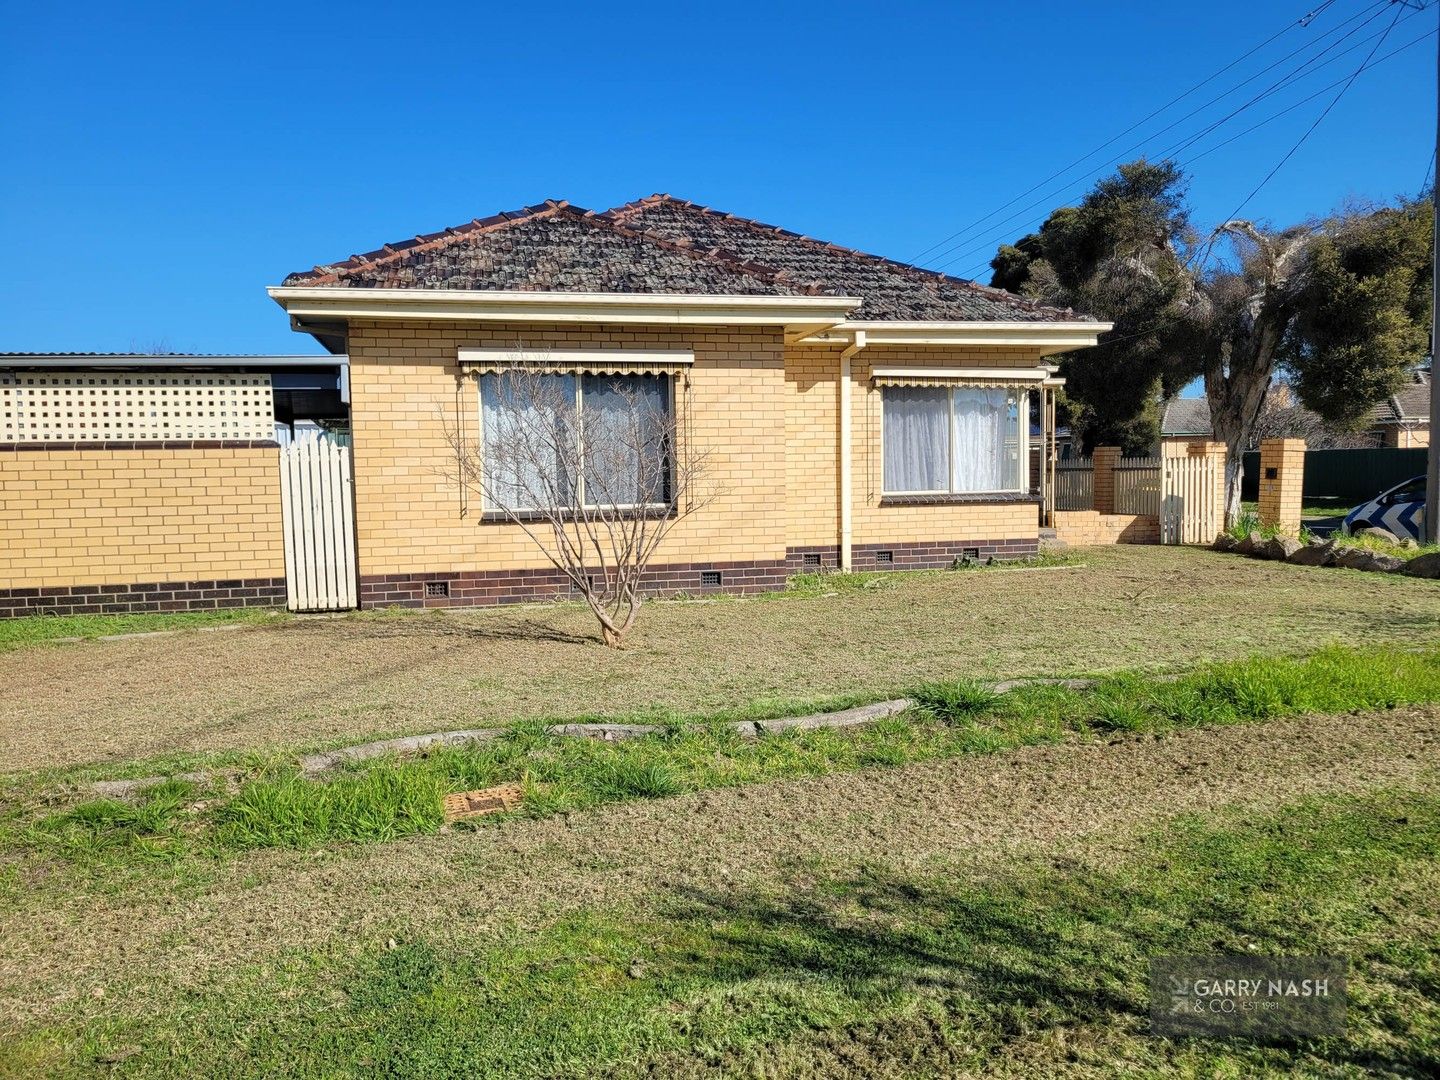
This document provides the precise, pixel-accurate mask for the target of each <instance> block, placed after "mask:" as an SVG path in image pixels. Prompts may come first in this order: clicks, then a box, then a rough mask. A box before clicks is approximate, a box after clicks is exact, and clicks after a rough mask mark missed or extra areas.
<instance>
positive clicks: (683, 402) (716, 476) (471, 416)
mask: <svg viewBox="0 0 1440 1080" xmlns="http://www.w3.org/2000/svg"><path fill="white" fill-rule="evenodd" d="M462 347H489V348H514V349H517V350H529V351H542V350H545V349H567V348H568V349H575V348H597V349H599V348H606V347H609V348H616V349H690V350H692V351H693V352H694V354H695V363H694V366H693V368H692V370H691V372H690V374H689V378H688V383H689V385H688V387H687V386H683V385H682V386H680V387H678V388H677V395H676V397H677V413H678V415H677V421H678V423H679V425H680V428H681V436H680V437H681V440H682V443H683V442H685V441H686V440H688V441H689V442H690V444H691V446H692V447H694V448H695V449H696V451H697V452H703V453H705V454H707V455H708V461H707V476H706V483H705V490H706V491H708V493H709V494H710V496H711V499H710V502H709V504H708V505H706V506H704V507H702V508H700V509H699V510H697V511H696V512H694V513H693V514H691V515H688V516H686V517H685V518H683V519H682V520H681V521H679V522H678V523H677V524H676V526H675V528H674V531H673V532H672V533H671V535H670V536H669V537H668V538H667V539H666V544H665V547H664V548H662V549H661V551H660V552H659V554H658V556H657V558H656V562H657V563H688V562H722V561H739V560H745V561H749V560H761V561H764V560H779V559H783V558H784V556H785V542H786V537H785V532H786V530H785V523H786V517H785V500H786V414H785V409H786V402H787V398H786V394H785V363H784V353H783V336H782V334H781V331H780V329H779V328H778V327H776V328H773V329H771V328H745V329H741V328H719V329H695V328H684V329H675V330H668V329H660V328H649V327H583V328H582V327H569V326H532V325H524V326H520V325H504V324H495V325H487V326H474V327H467V326H465V325H463V324H456V323H449V322H443V321H434V322H426V321H404V322H399V321H397V322H389V321H383V322H382V321H361V320H357V321H355V322H353V323H352V324H351V327H350V337H349V347H348V351H349V354H350V394H351V422H352V430H353V432H354V444H355V507H356V529H357V536H358V545H359V550H360V573H361V576H362V577H370V576H374V575H380V574H404V573H420V572H425V571H435V570H445V571H457V572H472V571H488V570H517V569H525V568H528V567H535V566H541V565H544V557H543V555H541V553H540V552H539V550H538V549H537V548H536V547H535V545H534V543H533V541H531V540H530V539H529V538H528V537H527V536H526V535H525V533H524V532H523V530H522V529H521V528H520V527H519V526H516V525H513V524H508V523H503V522H501V523H497V522H483V521H482V520H481V518H480V513H481V506H480V499H479V497H478V495H477V494H475V493H473V492H472V493H471V494H470V495H469V497H468V512H467V513H463V514H462V500H461V493H460V491H459V490H458V486H457V484H456V483H455V482H454V481H453V480H451V479H447V477H446V475H445V473H446V469H447V466H448V462H449V461H450V457H451V451H450V448H449V444H448V442H447V439H446V426H447V422H448V423H449V424H451V425H454V424H455V423H457V422H463V424H464V425H465V430H466V431H467V432H468V433H469V436H470V437H471V438H473V437H474V435H475V432H476V425H477V423H478V415H479V401H478V395H477V389H476V383H475V379H474V378H473V377H462V376H461V372H460V367H459V360H458V350H459V349H460V348H462ZM447 418H448V419H447Z"/></svg>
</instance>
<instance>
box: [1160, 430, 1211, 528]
mask: <svg viewBox="0 0 1440 1080" xmlns="http://www.w3.org/2000/svg"><path fill="white" fill-rule="evenodd" d="M1224 463H1225V459H1224V457H1223V455H1222V456H1215V455H1211V454H1191V453H1189V451H1188V449H1187V447H1186V446H1185V445H1184V444H1183V443H1182V444H1177V445H1173V446H1172V445H1170V444H1166V445H1164V446H1162V448H1161V458H1160V542H1161V543H1162V544H1208V543H1210V542H1211V541H1212V540H1214V539H1215V537H1216V535H1217V534H1218V533H1219V532H1220V527H1221V524H1222V523H1223V521H1224V515H1225V509H1224V492H1225V464H1224Z"/></svg>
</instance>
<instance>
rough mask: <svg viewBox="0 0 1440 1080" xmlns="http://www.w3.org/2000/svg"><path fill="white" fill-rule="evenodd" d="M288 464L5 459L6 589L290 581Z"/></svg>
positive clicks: (109, 455)
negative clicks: (283, 477) (284, 508)
mask: <svg viewBox="0 0 1440 1080" xmlns="http://www.w3.org/2000/svg"><path fill="white" fill-rule="evenodd" d="M278 455H279V451H278V450H275V449H266V448H263V447H257V448H247V449H218V448H217V449H200V450H165V449H161V448H159V447H155V448H153V449H151V448H145V449H132V450H98V449H96V450H24V451H18V452H17V451H9V452H3V453H0V589H6V588H33V587H44V586H70V585H91V584H94V585H107V584H129V583H135V582H162V581H181V580H204V579H214V578H264V577H283V576H284V574H285V557H284V541H283V538H282V535H281V525H280V473H279V457H278Z"/></svg>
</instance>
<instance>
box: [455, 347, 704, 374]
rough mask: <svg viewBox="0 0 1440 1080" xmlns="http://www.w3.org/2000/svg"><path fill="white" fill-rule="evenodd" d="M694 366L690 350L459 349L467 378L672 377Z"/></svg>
mask: <svg viewBox="0 0 1440 1080" xmlns="http://www.w3.org/2000/svg"><path fill="white" fill-rule="evenodd" d="M694 363H695V354H694V353H693V352H691V351H690V350H689V349H643V350H633V349H632V350H627V349H534V350H530V349H461V350H460V370H461V371H463V372H464V373H465V374H467V375H492V374H495V373H497V372H502V371H543V372H553V373H555V374H557V375H562V374H576V375H673V374H675V373H676V372H678V371H685V370H687V369H688V368H689V367H690V366H691V365H692V364H694Z"/></svg>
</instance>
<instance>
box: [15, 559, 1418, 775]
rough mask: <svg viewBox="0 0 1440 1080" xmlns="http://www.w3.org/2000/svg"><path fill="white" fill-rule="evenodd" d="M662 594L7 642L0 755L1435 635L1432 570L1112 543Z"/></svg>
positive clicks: (270, 744)
mask: <svg viewBox="0 0 1440 1080" xmlns="http://www.w3.org/2000/svg"><path fill="white" fill-rule="evenodd" d="M833 584H834V586H835V587H833V588H827V587H826V583H825V582H823V581H822V582H821V583H819V585H818V586H816V585H815V584H813V583H812V585H811V586H810V587H808V588H804V589H798V590H795V591H793V592H792V593H789V594H778V595H775V596H771V597H765V598H755V599H748V600H730V599H714V600H704V601H682V602H661V603H656V604H654V605H652V606H651V607H650V608H649V609H648V610H647V611H646V612H645V613H644V615H643V617H642V620H643V621H642V623H641V625H640V626H639V627H638V629H637V631H636V633H635V635H634V638H633V641H632V643H631V645H630V646H629V647H628V648H626V649H624V650H621V651H613V650H607V649H605V648H603V647H601V646H600V645H598V644H597V643H596V642H595V640H594V638H593V630H594V628H593V622H591V621H590V620H589V617H588V615H587V614H586V613H585V612H584V611H583V610H582V609H581V608H580V607H579V606H578V605H574V604H551V605H536V606H532V607H527V608H524V609H501V610H475V611H470V612H452V613H437V612H427V613H418V614H417V613H400V614H387V613H366V614H362V615H356V616H348V617H342V618H330V619H281V620H277V621H273V622H268V623H264V624H261V625H257V626H254V627H247V628H245V629H242V630H236V631H233V632H228V633H223V634H214V633H184V634H179V635H174V636H168V637H159V638H138V639H133V640H125V641H94V642H81V643H69V644H56V645H46V646H39V647H33V648H23V649H12V650H10V651H9V652H6V653H0V681H3V682H4V684H5V685H7V686H11V687H18V688H22V690H23V692H21V693H12V694H7V695H5V696H4V697H3V698H0V772H3V771H15V770H31V769H39V768H64V767H74V766H79V765H86V764H92V765H94V766H95V767H96V768H97V769H99V770H100V771H107V772H111V773H116V774H120V773H130V774H135V775H143V774H144V773H145V772H146V771H156V770H163V769H165V768H171V767H176V766H179V765H182V764H191V763H194V762H196V761H202V762H203V761H210V762H215V761H224V760H235V759H240V758H243V759H246V760H250V759H253V758H254V757H255V756H256V755H262V756H263V755H265V754H271V753H276V752H280V751H284V752H285V753H293V752H294V751H295V750H297V749H309V748H318V747H327V746H333V745H337V744H342V743H346V742H357V741H363V740H365V739H368V738H376V737H383V736H388V735H398V734H412V733H417V732H424V731H433V730H444V729H452V728H461V727H475V726H480V725H483V724H487V723H508V722H510V721H513V720H516V719H525V718H537V717H556V718H571V717H580V716H604V717H634V716H640V717H644V718H649V719H660V720H664V719H667V718H674V717H677V716H679V717H707V716H709V717H714V716H725V715H733V716H758V715H783V714H785V713H788V712H792V711H796V710H803V709H805V708H807V707H812V706H816V705H824V704H830V703H836V702H846V701H855V700H859V699H864V700H875V699H879V698H883V697H887V696H891V695H894V694H897V693H901V692H904V691H906V690H908V689H910V688H911V687H913V686H914V685H915V684H916V683H918V682H922V681H926V680H954V679H958V678H966V677H969V678H991V677H994V678H1008V677H1015V676H1025V675H1068V674H1084V673H1092V672H1103V671H1110V670H1115V669H1128V668H1137V667H1140V668H1146V669H1149V670H1167V669H1181V668H1189V667H1192V666H1194V665H1197V664H1200V663H1203V662H1206V661H1209V660H1216V659H1226V658H1235V657H1241V656H1245V655H1249V654H1252V653H1255V652H1275V653H1302V652H1310V651H1313V650H1314V649H1316V648H1319V647H1320V646H1321V645H1323V644H1325V643H1327V642H1332V641H1340V642H1353V641H1357V640H1363V641H1367V642H1372V643H1387V642H1388V643H1403V644H1420V643H1426V642H1433V641H1435V640H1437V638H1440V585H1437V584H1436V583H1434V582H1428V581H1417V580H1415V579H1408V578H1399V577H1393V576H1390V575H1382V574H1362V573H1359V572H1354V571H1344V570H1334V569H1323V568H1305V567H1292V566H1286V565H1279V564H1275V563H1268V562H1257V561H1252V560H1247V559H1237V558H1234V557H1233V556H1225V555H1218V554H1213V553H1210V552H1206V551H1203V550H1190V549H1168V548H1150V547H1120V548H1112V549H1095V550H1091V551H1086V552H1084V553H1083V555H1082V556H1081V562H1080V563H1077V564H1073V565H1062V566H1054V567H1038V568H1033V569H1015V570H1010V569H1001V568H989V569H971V570H958V571H938V572H933V573H922V574H899V575H893V576H880V577H875V578H868V579H862V580H861V581H860V582H859V583H858V584H859V585H860V586H861V587H858V588H846V587H842V586H841V583H840V581H839V579H836V580H835V582H834V583H833Z"/></svg>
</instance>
